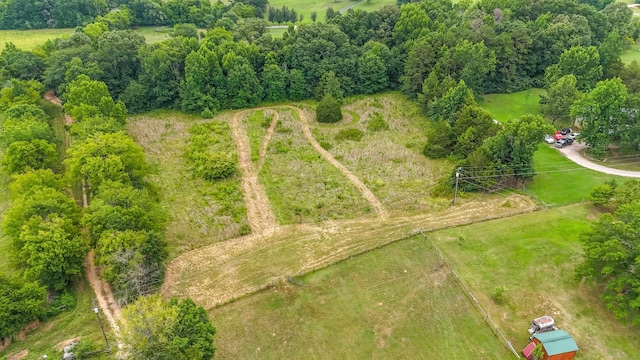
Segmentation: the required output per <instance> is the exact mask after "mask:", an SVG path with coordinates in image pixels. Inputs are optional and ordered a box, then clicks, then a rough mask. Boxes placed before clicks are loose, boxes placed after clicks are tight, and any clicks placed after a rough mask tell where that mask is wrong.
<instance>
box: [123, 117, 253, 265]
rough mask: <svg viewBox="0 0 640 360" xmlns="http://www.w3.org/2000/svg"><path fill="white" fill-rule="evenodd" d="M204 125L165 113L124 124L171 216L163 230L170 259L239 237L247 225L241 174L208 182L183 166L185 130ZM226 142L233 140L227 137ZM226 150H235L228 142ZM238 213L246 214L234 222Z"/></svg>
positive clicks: (192, 118)
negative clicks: (152, 170)
mask: <svg viewBox="0 0 640 360" xmlns="http://www.w3.org/2000/svg"><path fill="white" fill-rule="evenodd" d="M226 116H227V115H224V114H223V115H219V116H217V117H216V118H215V119H214V120H213V121H221V122H223V121H226V119H227V117H226ZM202 122H203V120H199V119H197V118H196V117H192V116H188V115H184V114H181V113H178V112H166V111H158V112H152V113H149V114H145V115H140V116H135V117H132V118H130V119H129V122H128V131H129V133H130V134H132V136H133V137H134V138H135V139H136V141H137V142H138V144H140V145H141V146H142V147H143V148H144V150H145V154H146V155H147V158H148V160H149V161H150V162H151V163H152V164H153V165H154V166H155V167H156V171H155V174H154V175H152V176H150V181H151V183H152V184H153V185H154V186H155V187H156V188H157V191H158V194H159V196H160V203H161V205H162V207H163V208H164V209H165V210H166V211H167V212H168V213H169V216H170V220H169V223H168V225H167V231H166V234H167V241H168V243H169V254H170V258H173V257H175V256H177V255H179V254H181V253H183V252H185V251H188V250H192V249H196V248H198V247H201V246H205V245H209V244H212V243H215V242H217V241H222V240H226V239H231V238H234V237H237V236H239V234H240V232H241V230H242V229H243V228H246V226H248V223H247V220H246V209H245V207H244V206H245V205H244V199H243V197H242V189H241V186H240V175H239V174H236V175H235V176H234V177H233V178H231V179H227V180H222V181H218V182H207V181H205V180H203V179H201V178H198V177H196V176H194V174H193V173H192V171H191V168H190V167H189V164H187V162H186V158H185V153H186V151H187V146H188V143H189V128H190V127H191V126H193V125H195V124H199V123H202ZM227 127H228V126H227ZM228 138H229V139H231V135H230V134H229V136H228ZM227 148H228V151H229V152H234V153H235V152H236V149H235V146H233V143H232V142H231V141H229V142H228V143H227ZM238 213H242V214H244V215H243V216H241V217H240V219H238V216H237V215H238Z"/></svg>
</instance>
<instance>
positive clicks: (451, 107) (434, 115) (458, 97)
mask: <svg viewBox="0 0 640 360" xmlns="http://www.w3.org/2000/svg"><path fill="white" fill-rule="evenodd" d="M465 105H469V106H472V105H476V101H475V98H474V96H473V92H471V90H470V89H469V88H468V87H467V84H465V82H464V81H463V80H460V82H459V83H458V85H456V86H455V87H453V88H451V89H449V90H448V91H447V92H446V93H445V94H444V96H442V97H441V98H440V99H436V100H433V101H431V102H430V103H429V105H428V108H427V115H428V116H429V118H430V119H432V120H434V121H435V120H438V119H444V120H445V121H446V122H448V123H449V124H450V125H453V124H454V123H455V121H456V113H457V112H458V111H460V109H462V108H463V107H464V106H465Z"/></svg>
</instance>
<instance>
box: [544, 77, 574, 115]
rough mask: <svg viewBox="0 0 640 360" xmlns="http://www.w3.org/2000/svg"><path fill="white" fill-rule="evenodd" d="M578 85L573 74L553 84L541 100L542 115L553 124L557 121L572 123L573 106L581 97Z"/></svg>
mask: <svg viewBox="0 0 640 360" xmlns="http://www.w3.org/2000/svg"><path fill="white" fill-rule="evenodd" d="M576 83H577V80H576V77H575V76H574V75H573V74H569V75H565V76H563V77H561V78H559V79H558V80H557V81H556V82H554V83H552V84H551V86H550V87H549V90H548V91H547V95H546V96H545V97H544V98H543V99H541V101H540V107H541V110H542V113H543V114H544V115H545V116H547V117H548V118H550V119H551V123H552V124H555V122H556V121H561V122H563V123H571V105H573V103H575V102H576V101H577V100H578V99H579V98H580V96H581V94H580V91H579V90H578V88H577V87H576Z"/></svg>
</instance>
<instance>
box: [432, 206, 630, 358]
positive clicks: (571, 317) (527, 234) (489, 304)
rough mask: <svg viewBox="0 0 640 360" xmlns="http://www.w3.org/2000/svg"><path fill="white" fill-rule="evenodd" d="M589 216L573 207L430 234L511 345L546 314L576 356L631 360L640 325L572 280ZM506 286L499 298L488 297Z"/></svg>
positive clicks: (519, 341)
mask: <svg viewBox="0 0 640 360" xmlns="http://www.w3.org/2000/svg"><path fill="white" fill-rule="evenodd" d="M595 217H596V214H594V213H593V212H592V210H591V209H590V207H588V206H585V205H573V206H568V207H562V208H557V209H552V210H547V211H542V212H536V213H531V214H525V215H521V216H517V217H515V218H510V219H502V220H496V221H491V222H486V223H480V224H474V225H469V226H464V227H460V228H456V229H448V230H443V231H439V232H436V233H434V234H432V235H430V236H429V239H431V240H432V241H433V242H434V243H435V244H436V245H437V246H438V247H439V248H440V250H442V251H443V252H444V253H445V256H446V257H447V258H448V260H449V262H450V264H451V265H452V266H453V267H454V268H455V269H456V271H458V273H459V274H460V275H461V276H462V277H463V278H464V279H465V280H466V282H467V284H468V285H469V287H470V288H471V289H472V291H474V293H475V294H476V296H477V298H478V300H479V301H480V303H481V304H483V306H485V308H486V309H487V311H488V312H489V313H490V314H492V318H493V320H494V321H495V322H496V323H497V324H498V325H499V326H500V327H501V329H502V330H503V331H504V332H505V334H506V335H507V337H509V338H510V339H511V340H512V342H513V343H514V346H516V349H522V348H523V347H524V346H525V345H526V344H527V343H528V333H527V328H528V327H529V323H530V321H531V320H532V319H533V318H535V317H537V316H541V315H545V314H546V315H551V316H553V317H554V318H555V320H556V322H557V324H558V326H559V327H560V328H561V329H564V330H566V331H568V332H569V333H570V334H571V335H572V336H573V337H574V338H575V340H576V342H577V343H578V346H579V347H580V351H579V352H578V356H579V357H580V359H585V360H586V359H631V358H636V357H637V354H638V353H639V352H640V343H639V342H638V341H637V339H638V336H640V330H638V329H637V328H631V327H627V326H624V325H622V324H621V323H620V322H619V321H617V320H616V319H615V318H614V316H613V314H612V313H611V312H609V311H608V310H607V309H606V308H605V306H604V305H603V303H602V301H601V300H600V299H599V297H598V295H597V294H598V290H597V289H594V288H593V287H591V286H589V285H587V284H584V283H582V282H580V281H579V280H576V278H575V272H574V271H575V266H576V265H577V264H579V263H580V261H581V257H582V256H581V245H580V242H579V234H580V232H582V231H583V230H585V229H586V228H588V227H589V225H590V222H589V221H587V220H586V219H595ZM500 286H505V287H506V289H507V291H506V292H505V294H504V303H503V304H497V303H496V302H495V301H494V300H493V298H492V296H493V294H494V293H495V291H496V288H497V287H500Z"/></svg>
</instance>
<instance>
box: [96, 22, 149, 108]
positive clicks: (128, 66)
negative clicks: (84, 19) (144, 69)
mask: <svg viewBox="0 0 640 360" xmlns="http://www.w3.org/2000/svg"><path fill="white" fill-rule="evenodd" d="M142 44H144V37H143V36H142V35H140V34H138V33H136V32H134V31H132V30H117V31H108V32H106V33H104V34H102V35H101V36H100V37H99V38H98V45H97V46H98V47H97V49H96V51H95V52H94V53H93V54H92V57H93V59H94V60H95V61H96V62H97V64H98V66H99V67H100V69H101V70H102V78H101V79H100V80H102V81H104V82H105V83H106V84H107V87H108V88H109V92H110V93H111V94H113V95H114V96H115V97H118V96H119V95H120V94H122V93H123V92H124V89H126V87H127V85H129V82H130V81H131V80H134V79H136V78H137V77H138V74H139V73H140V70H141V64H140V58H139V57H138V51H139V49H140V47H141V46H142Z"/></svg>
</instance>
